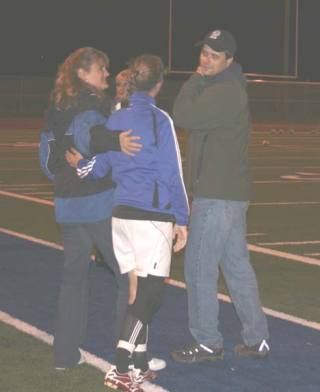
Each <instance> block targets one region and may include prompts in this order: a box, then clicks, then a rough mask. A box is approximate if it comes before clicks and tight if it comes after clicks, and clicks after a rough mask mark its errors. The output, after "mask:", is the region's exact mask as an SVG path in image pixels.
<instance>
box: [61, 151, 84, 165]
mask: <svg viewBox="0 0 320 392" xmlns="http://www.w3.org/2000/svg"><path fill="white" fill-rule="evenodd" d="M64 156H65V158H66V160H67V162H68V163H69V165H70V166H72V167H75V168H77V166H78V162H79V161H80V159H83V156H82V155H81V153H80V152H79V151H78V150H76V149H75V148H71V149H70V150H67V151H66V153H65V155H64Z"/></svg>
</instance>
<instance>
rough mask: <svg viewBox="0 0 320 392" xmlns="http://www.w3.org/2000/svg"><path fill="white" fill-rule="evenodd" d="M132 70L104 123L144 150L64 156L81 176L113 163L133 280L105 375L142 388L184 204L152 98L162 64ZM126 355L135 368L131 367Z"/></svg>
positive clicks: (149, 58)
mask: <svg viewBox="0 0 320 392" xmlns="http://www.w3.org/2000/svg"><path fill="white" fill-rule="evenodd" d="M130 71H131V82H132V89H133V93H132V94H131V96H130V97H129V107H128V108H125V109H121V110H119V111H117V112H114V113H113V114H112V115H111V116H110V117H109V119H108V121H107V123H106V125H107V127H108V128H109V129H111V130H112V129H113V130H116V129H124V130H126V129H132V130H133V132H132V134H133V135H136V136H139V137H140V138H141V139H140V142H141V144H142V146H143V148H142V149H141V151H140V152H139V153H137V154H136V155H135V156H127V155H125V154H122V153H120V152H109V153H107V154H99V155H97V156H95V157H93V158H92V159H91V160H85V159H81V158H82V156H81V155H80V154H79V153H77V152H76V151H74V150H73V151H72V153H69V154H67V160H68V161H69V163H70V164H71V165H72V166H74V167H77V173H78V176H79V177H80V178H82V179H88V178H94V179H99V178H102V177H103V176H105V175H106V174H107V173H108V172H109V170H110V169H111V168H112V179H113V180H114V181H115V182H116V189H115V193H114V205H113V211H112V236H113V246H114V251H115V255H116V258H117V260H118V263H119V267H120V271H121V273H122V274H129V277H130V300H129V302H130V304H129V306H128V310H127V314H126V318H125V321H124V323H123V325H122V328H121V332H120V339H119V341H118V344H117V351H116V365H115V366H113V367H111V368H110V370H109V371H108V372H107V374H106V376H105V385H107V386H109V387H112V388H114V389H118V390H121V391H135V392H138V391H142V390H143V389H142V387H141V386H140V384H139V382H140V383H141V382H143V381H144V380H146V379H153V378H154V377H155V374H154V373H152V372H150V370H149V369H148V362H147V355H146V351H147V337H148V325H149V323H150V322H151V320H152V318H153V316H154V314H155V313H156V312H157V310H158V309H159V307H160V305H161V302H162V295H163V289H164V279H165V277H167V276H169V272H170V263H171V251H172V243H173V239H175V240H176V242H175V245H174V246H173V250H174V251H178V250H180V249H182V248H183V247H184V245H185V243H186V240H187V223H188V213H189V208H188V201H187V196H186V192H185V188H184V184H183V179H182V169H181V159H180V152H179V147H178V143H177V138H176V135H175V130H174V127H173V122H172V120H171V118H170V117H169V115H168V114H167V113H165V112H164V111H162V110H160V109H159V108H158V107H157V106H156V103H155V97H156V96H157V94H158V93H159V91H160V89H161V86H162V84H163V73H164V67H163V63H162V61H161V59H160V58H159V57H158V56H153V55H143V56H139V57H137V58H136V59H135V60H134V61H133V63H132V65H131V67H130ZM131 357H133V359H134V365H135V368H136V370H135V371H133V372H130V371H129V368H128V366H129V361H130V358H131ZM137 369H138V370H137Z"/></svg>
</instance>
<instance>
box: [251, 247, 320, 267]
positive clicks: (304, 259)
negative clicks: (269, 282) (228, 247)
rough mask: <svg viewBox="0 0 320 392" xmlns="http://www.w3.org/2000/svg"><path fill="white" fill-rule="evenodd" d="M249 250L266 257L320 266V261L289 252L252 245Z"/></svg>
mask: <svg viewBox="0 0 320 392" xmlns="http://www.w3.org/2000/svg"><path fill="white" fill-rule="evenodd" d="M248 249H249V250H250V251H251V252H256V253H263V254H265V255H270V256H274V257H280V258H282V259H286V260H290V261H298V262H300V263H304V264H311V265H316V266H320V260H318V259H314V258H311V257H306V256H300V255H296V254H293V253H288V252H281V251H279V250H274V249H268V248H264V247H262V246H258V245H252V244H248Z"/></svg>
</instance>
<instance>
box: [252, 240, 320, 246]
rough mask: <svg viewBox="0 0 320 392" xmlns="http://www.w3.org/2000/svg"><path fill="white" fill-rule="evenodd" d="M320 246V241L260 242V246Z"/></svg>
mask: <svg viewBox="0 0 320 392" xmlns="http://www.w3.org/2000/svg"><path fill="white" fill-rule="evenodd" d="M309 244H320V241H319V240H316V241H282V242H279V241H278V242H259V243H258V245H309Z"/></svg>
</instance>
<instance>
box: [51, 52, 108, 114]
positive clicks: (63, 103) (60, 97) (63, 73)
mask: <svg viewBox="0 0 320 392" xmlns="http://www.w3.org/2000/svg"><path fill="white" fill-rule="evenodd" d="M94 63H101V64H103V65H105V66H106V67H108V66H109V58H108V56H107V55H106V54H105V53H103V52H101V51H100V50H97V49H95V48H90V47H85V48H80V49H77V50H76V51H74V52H73V53H71V54H70V55H69V56H68V57H67V58H66V59H65V61H64V62H63V63H62V64H61V65H60V66H59V69H58V73H57V78H56V81H55V86H54V90H53V93H52V100H53V101H54V103H55V105H56V106H57V107H58V108H59V109H67V108H69V107H70V106H72V103H73V102H74V100H75V99H76V97H77V96H78V94H79V92H80V91H82V90H84V89H91V90H92V91H94V92H95V93H96V94H97V95H102V92H100V91H97V90H96V89H95V88H94V87H93V86H90V85H88V84H86V83H85V82H84V81H83V80H81V79H80V78H79V77H78V70H79V69H84V70H85V71H89V70H90V67H91V65H92V64H94Z"/></svg>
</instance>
